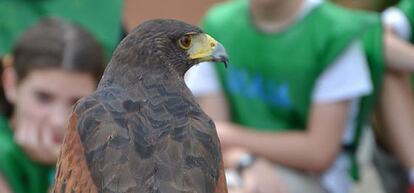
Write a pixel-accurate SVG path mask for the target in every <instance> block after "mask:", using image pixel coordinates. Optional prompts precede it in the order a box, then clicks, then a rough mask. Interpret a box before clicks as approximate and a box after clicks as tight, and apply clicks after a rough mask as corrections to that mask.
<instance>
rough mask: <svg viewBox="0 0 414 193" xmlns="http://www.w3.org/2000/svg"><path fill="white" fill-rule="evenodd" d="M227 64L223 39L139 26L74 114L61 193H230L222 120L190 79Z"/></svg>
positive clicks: (161, 23)
mask: <svg viewBox="0 0 414 193" xmlns="http://www.w3.org/2000/svg"><path fill="white" fill-rule="evenodd" d="M227 60H228V59H227V54H226V51H225V49H224V47H223V46H222V45H221V44H220V43H219V42H217V41H216V40H214V39H213V38H212V37H210V36H209V35H207V34H205V33H203V32H202V31H201V30H200V29H199V28H198V27H195V26H192V25H189V24H186V23H184V22H181V21H177V20H161V19H159V20H151V21H147V22H144V23H142V24H141V25H139V26H138V27H137V28H135V29H134V30H133V31H132V32H131V33H130V34H129V35H128V36H127V37H125V38H124V39H123V40H122V42H121V43H120V44H119V45H118V47H117V49H116V50H115V52H114V54H113V56H112V58H111V60H110V62H109V64H108V66H107V68H106V69H105V72H104V75H103V77H102V79H101V81H100V82H99V85H98V88H97V90H96V91H95V92H94V93H93V94H92V95H90V96H87V97H85V98H83V99H81V100H80V101H79V102H78V103H77V104H76V106H75V108H74V110H73V113H72V115H71V118H70V122H69V126H68V130H67V133H66V136H65V139H64V143H63V145H62V149H61V152H60V155H59V161H58V164H57V171H56V184H55V187H54V192H55V193H81V192H82V193H95V192H99V193H101V192H105V193H107V192H108V193H115V192H117V193H118V192H134V193H226V192H227V188H226V185H225V177H224V171H223V164H222V156H221V151H220V142H219V139H218V137H217V132H216V129H215V126H214V123H213V121H212V120H211V119H210V118H209V117H208V116H207V115H206V114H205V113H204V112H203V111H202V110H201V108H200V106H199V105H198V104H197V103H196V101H195V99H194V97H193V95H192V93H191V91H190V90H189V89H188V88H187V86H186V85H185V83H184V80H183V76H184V74H185V72H186V71H187V70H188V69H189V68H190V67H192V66H194V65H195V64H198V63H200V62H204V61H213V62H224V63H225V64H226V65H227Z"/></svg>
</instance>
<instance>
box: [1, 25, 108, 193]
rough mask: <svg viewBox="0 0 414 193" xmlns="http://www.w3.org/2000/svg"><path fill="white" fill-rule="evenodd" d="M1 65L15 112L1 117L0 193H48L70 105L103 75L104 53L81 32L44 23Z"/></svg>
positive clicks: (26, 35) (24, 37)
mask: <svg viewBox="0 0 414 193" xmlns="http://www.w3.org/2000/svg"><path fill="white" fill-rule="evenodd" d="M2 63H3V72H2V86H3V89H4V94H5V98H6V99H7V101H8V102H10V103H11V106H12V107H13V109H12V110H9V111H8V112H9V114H8V115H9V116H4V117H0V192H2V193H28V192H30V193H46V192H47V191H48V188H49V187H50V186H51V185H52V184H51V183H52V181H53V178H54V169H55V163H56V161H57V156H58V152H59V147H60V145H61V143H62V141H63V137H64V134H65V129H66V127H67V119H68V116H69V113H70V111H71V108H72V105H73V104H74V103H75V102H76V101H77V100H78V99H80V98H81V97H84V96H86V95H89V94H90V93H92V92H93V91H94V90H95V87H96V85H97V83H98V81H99V79H100V78H101V75H102V73H103V69H104V63H105V62H104V52H103V49H102V48H101V46H100V44H99V43H98V42H97V41H96V40H95V39H94V37H93V36H92V35H91V34H89V33H88V32H87V31H85V30H83V29H82V28H81V27H80V26H77V25H74V24H71V23H67V22H65V21H63V20H60V19H54V18H47V19H44V20H40V22H39V23H36V24H35V25H34V26H32V27H30V28H29V29H28V30H27V31H26V32H24V33H23V35H22V36H21V37H20V38H19V39H18V41H17V43H16V45H15V46H14V49H13V51H12V53H11V55H10V56H9V57H5V58H4V59H3V60H2ZM4 102H6V101H4Z"/></svg>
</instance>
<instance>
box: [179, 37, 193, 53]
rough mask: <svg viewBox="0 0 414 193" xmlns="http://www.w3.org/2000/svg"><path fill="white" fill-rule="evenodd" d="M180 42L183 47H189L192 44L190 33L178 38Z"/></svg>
mask: <svg viewBox="0 0 414 193" xmlns="http://www.w3.org/2000/svg"><path fill="white" fill-rule="evenodd" d="M178 44H179V45H180V47H181V48H182V49H186V50H187V49H189V48H190V46H191V36H190V35H185V36H183V37H182V38H180V40H178Z"/></svg>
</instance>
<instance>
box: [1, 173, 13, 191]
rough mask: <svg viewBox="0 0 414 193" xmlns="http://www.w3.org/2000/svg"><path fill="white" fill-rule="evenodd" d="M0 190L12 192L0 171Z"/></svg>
mask: <svg viewBox="0 0 414 193" xmlns="http://www.w3.org/2000/svg"><path fill="white" fill-rule="evenodd" d="M0 192H1V193H13V192H12V191H11V189H10V187H9V185H8V184H7V182H6V180H5V179H4V177H3V175H2V174H1V173H0Z"/></svg>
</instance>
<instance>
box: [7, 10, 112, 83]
mask: <svg viewBox="0 0 414 193" xmlns="http://www.w3.org/2000/svg"><path fill="white" fill-rule="evenodd" d="M12 55H13V59H14V60H13V61H14V69H15V70H16V74H17V78H18V80H23V79H24V78H25V76H26V75H27V74H28V73H29V72H30V71H32V70H33V69H42V68H57V69H63V70H68V71H75V72H85V73H89V74H91V75H93V76H94V78H95V80H96V81H97V82H98V81H99V79H100V77H101V76H102V73H103V70H104V64H105V63H104V62H105V59H104V52H103V50H102V48H101V46H100V44H99V43H98V42H97V41H96V40H95V39H94V37H93V36H92V35H91V34H90V33H88V32H87V31H85V30H83V29H82V28H81V27H80V26H78V25H75V24H72V23H68V22H65V21H63V20H60V19H57V18H46V19H44V20H41V21H40V22H39V23H37V24H35V25H34V26H32V27H31V28H29V29H28V30H27V31H26V32H25V33H23V35H22V36H21V37H20V39H19V40H18V41H17V43H16V46H15V47H14V50H13V52H12Z"/></svg>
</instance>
